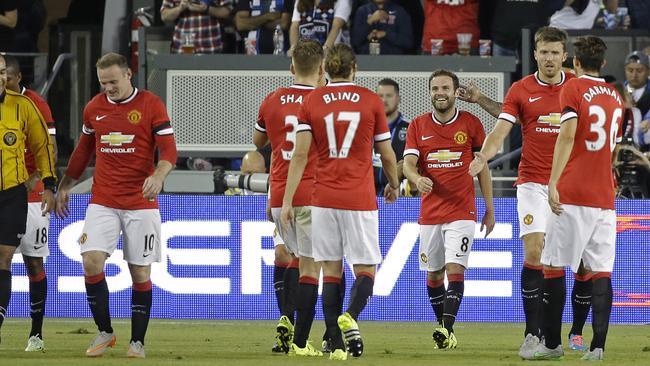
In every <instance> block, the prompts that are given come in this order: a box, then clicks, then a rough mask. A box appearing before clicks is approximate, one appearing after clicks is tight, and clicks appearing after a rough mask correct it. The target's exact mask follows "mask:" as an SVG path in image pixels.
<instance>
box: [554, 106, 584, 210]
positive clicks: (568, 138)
mask: <svg viewBox="0 0 650 366" xmlns="http://www.w3.org/2000/svg"><path fill="white" fill-rule="evenodd" d="M577 127H578V118H577V117H573V118H570V119H567V120H565V121H563V122H562V126H560V134H559V135H558V136H557V141H556V142H555V150H554V151H553V167H552V168H551V178H550V179H549V182H548V203H549V205H550V206H551V211H553V213H554V214H556V215H559V214H561V213H562V205H561V204H560V194H559V193H558V191H557V182H558V181H559V180H560V177H561V176H562V172H563V171H564V168H565V167H566V164H567V162H568V161H569V157H570V156H571V150H573V142H574V141H575V135H576V128H577Z"/></svg>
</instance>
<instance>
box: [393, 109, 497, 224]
mask: <svg viewBox="0 0 650 366" xmlns="http://www.w3.org/2000/svg"><path fill="white" fill-rule="evenodd" d="M483 140H485V131H484V130H483V125H482V124H481V121H480V120H479V119H478V118H477V117H476V116H474V115H472V114H471V113H469V112H465V111H459V110H458V109H456V113H455V114H454V117H453V118H452V119H451V120H449V121H447V122H446V123H442V122H441V121H438V120H437V119H436V117H435V116H434V115H433V113H427V114H423V115H421V116H419V117H418V118H416V119H414V120H413V121H412V122H411V125H410V126H409V128H408V132H407V135H406V148H405V149H404V156H406V155H415V156H417V157H418V167H419V169H418V170H419V172H420V174H421V175H422V176H423V177H427V178H429V179H431V181H432V182H433V189H432V190H431V192H429V193H425V194H423V195H422V205H421V208H420V219H419V220H418V222H419V223H420V224H421V225H435V224H445V223H450V222H452V221H457V220H476V204H475V202H474V201H475V199H474V197H475V195H474V180H473V179H472V177H471V176H470V175H469V174H467V167H468V166H469V163H471V162H472V159H473V158H474V157H473V155H474V154H473V152H474V151H479V150H480V149H481V146H482V145H483Z"/></svg>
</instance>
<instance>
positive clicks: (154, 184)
mask: <svg viewBox="0 0 650 366" xmlns="http://www.w3.org/2000/svg"><path fill="white" fill-rule="evenodd" d="M173 169H174V166H173V165H172V163H170V162H169V161H167V160H161V161H159V162H158V165H157V166H156V170H154V172H153V174H151V175H150V176H148V177H147V179H145V180H144V183H143V184H142V196H143V197H144V198H146V199H149V200H152V199H155V198H156V196H157V195H158V194H159V193H160V191H162V187H163V183H164V182H165V178H167V175H168V174H169V172H171V171H172V170H173Z"/></svg>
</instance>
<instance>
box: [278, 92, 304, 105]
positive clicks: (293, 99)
mask: <svg viewBox="0 0 650 366" xmlns="http://www.w3.org/2000/svg"><path fill="white" fill-rule="evenodd" d="M302 97H303V96H302V95H298V96H296V95H295V94H286V95H281V96H280V103H281V104H282V105H285V104H288V103H296V104H302Z"/></svg>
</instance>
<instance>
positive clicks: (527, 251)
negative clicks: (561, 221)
mask: <svg viewBox="0 0 650 366" xmlns="http://www.w3.org/2000/svg"><path fill="white" fill-rule="evenodd" d="M536 234H541V233H535V234H529V235H526V236H524V238H523V239H524V259H525V261H526V262H527V263H529V264H531V265H534V266H538V265H540V261H541V259H542V248H543V247H544V236H543V234H541V235H536Z"/></svg>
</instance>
